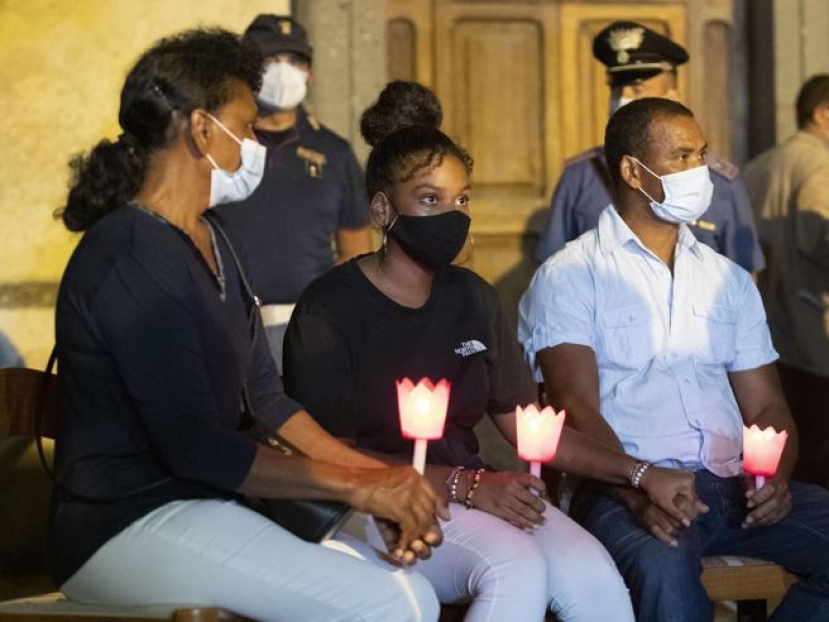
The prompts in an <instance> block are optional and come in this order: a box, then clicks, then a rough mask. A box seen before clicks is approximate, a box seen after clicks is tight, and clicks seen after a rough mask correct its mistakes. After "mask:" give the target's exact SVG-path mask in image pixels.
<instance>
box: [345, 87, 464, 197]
mask: <svg viewBox="0 0 829 622" xmlns="http://www.w3.org/2000/svg"><path fill="white" fill-rule="evenodd" d="M442 120H443V110H442V108H441V105H440V101H439V100H438V98H437V96H436V95H435V94H434V93H433V92H432V91H430V90H429V89H427V88H426V87H425V86H423V85H421V84H418V83H417V82H405V81H402V80H395V81H394V82H389V83H388V84H387V85H386V86H385V88H384V89H383V91H382V92H381V93H380V96H379V97H378V98H377V101H376V102H375V103H374V104H372V105H371V106H369V107H368V108H367V109H366V110H365V112H363V114H362V116H361V117H360V132H361V133H362V135H363V139H364V140H365V141H366V143H368V144H369V145H371V146H372V147H373V149H372V150H371V154H369V157H368V162H367V164H366V189H367V190H368V196H369V198H371V197H373V196H374V195H375V194H376V193H378V192H385V193H388V192H389V191H390V190H391V188H392V186H393V185H394V184H395V183H397V182H401V181H408V180H409V179H411V178H412V177H413V176H414V175H415V174H416V173H417V172H418V171H420V170H422V169H424V168H430V167H435V166H439V165H440V164H441V162H443V158H444V157H445V156H447V155H452V156H455V157H456V158H458V160H460V161H461V162H462V163H463V165H464V167H465V168H466V172H467V174H471V173H472V158H470V157H469V154H467V153H466V151H464V149H463V148H462V147H460V146H458V145H457V144H456V143H455V142H454V141H453V140H452V139H451V138H449V137H448V136H447V135H446V134H444V133H443V132H441V131H440V130H439V129H438V128H439V127H440V124H441V121H442Z"/></svg>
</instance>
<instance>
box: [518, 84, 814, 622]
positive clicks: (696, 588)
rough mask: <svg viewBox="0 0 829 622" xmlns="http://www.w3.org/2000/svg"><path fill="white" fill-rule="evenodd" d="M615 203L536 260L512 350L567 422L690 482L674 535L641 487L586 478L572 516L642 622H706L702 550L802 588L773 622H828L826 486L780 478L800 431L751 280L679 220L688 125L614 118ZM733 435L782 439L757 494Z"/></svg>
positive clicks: (691, 209) (689, 185)
mask: <svg viewBox="0 0 829 622" xmlns="http://www.w3.org/2000/svg"><path fill="white" fill-rule="evenodd" d="M605 149H606V154H607V159H608V164H609V167H610V171H611V176H612V179H613V184H614V188H615V191H616V193H617V195H618V196H617V198H618V201H617V209H614V208H613V207H612V206H610V207H609V208H608V209H606V210H605V211H604V212H603V213H602V215H601V217H600V219H599V224H598V226H597V228H596V229H593V230H591V231H589V232H588V233H586V234H584V235H582V236H581V237H580V238H578V239H577V240H576V241H575V242H573V243H572V244H569V245H568V246H567V247H565V248H564V250H562V251H561V252H559V253H558V254H556V255H555V256H553V257H551V258H550V259H548V260H547V261H546V262H545V263H544V264H543V265H542V266H541V267H540V268H539V269H538V271H537V272H536V275H535V276H534V278H533V281H532V283H531V284H530V288H529V290H528V291H527V293H526V294H525V295H524V297H523V298H522V301H521V308H520V327H519V339H520V341H521V343H522V345H523V347H524V350H525V353H526V355H527V359H528V361H529V363H530V365H531V366H532V368H533V371H534V373H535V374H536V378H537V379H538V380H539V381H542V380H543V381H544V383H545V389H546V393H547V397H548V399H549V401H550V402H551V403H552V404H553V405H554V406H555V407H557V408H561V407H564V408H566V410H567V421H568V424H569V425H572V426H573V427H575V428H577V429H579V430H580V431H582V432H584V433H587V434H589V435H591V436H593V437H594V438H595V439H597V440H600V441H602V442H604V443H606V444H608V445H609V446H612V447H619V448H623V449H624V450H625V451H626V452H627V453H629V454H631V455H633V456H635V457H637V458H638V459H640V460H644V461H647V462H650V463H653V464H658V465H660V466H674V467H677V468H685V469H691V470H693V471H695V474H696V487H697V494H698V495H699V499H696V500H689V502H693V503H696V505H697V508H698V510H699V511H700V513H699V515H698V516H697V518H696V520H695V521H694V522H693V523H691V524H690V525H687V526H686V525H682V524H679V523H677V522H676V521H675V520H673V519H672V518H670V517H669V516H667V515H666V514H665V513H664V512H662V511H660V510H659V509H658V508H656V507H655V506H654V505H653V504H652V503H651V502H650V501H649V500H648V499H647V498H646V497H645V496H644V495H642V494H641V492H640V491H639V490H636V489H634V488H623V487H608V486H600V485H598V484H595V483H592V482H588V483H586V484H583V485H582V486H580V487H579V488H578V489H577V490H576V491H575V492H574V495H573V498H572V500H571V505H570V507H571V513H572V515H573V516H574V518H576V520H578V521H579V522H580V523H582V525H584V526H585V527H586V528H587V529H588V530H590V531H591V532H592V533H593V534H594V535H596V536H597V537H598V538H599V540H601V541H602V543H603V544H604V545H605V546H606V547H607V549H608V550H609V551H610V554H611V555H612V556H613V557H614V559H615V560H616V563H617V565H618V566H619V569H620V571H621V572H622V575H623V576H624V577H625V580H626V582H627V584H628V587H629V588H630V590H631V596H632V598H633V603H634V608H635V609H636V611H637V617H638V619H639V620H654V621H660V622H661V621H664V620H688V621H689V622H691V621H697V620H705V619H711V616H712V611H711V604H710V603H709V601H708V598H707V596H706V593H705V591H704V589H703V587H702V584H701V582H700V575H701V573H702V567H701V564H700V559H701V557H702V556H703V555H725V554H731V555H745V556H751V557H759V558H763V559H768V560H770V561H774V562H777V563H779V564H781V565H783V566H784V567H786V568H787V569H789V570H790V571H791V572H793V573H795V574H797V575H798V576H799V577H800V581H799V582H798V583H797V584H795V586H793V587H792V589H791V590H790V591H789V594H788V595H787V596H786V598H785V599H784V601H783V603H782V604H781V606H780V608H779V609H778V613H777V614H776V615H775V617H774V619H778V616H779V619H781V620H827V619H829V492H827V491H826V490H824V489H821V488H819V487H816V486H810V485H806V484H802V483H799V482H790V481H789V477H790V475H791V472H792V470H793V468H794V465H795V462H796V460H797V445H798V442H797V431H796V429H795V426H794V423H793V421H792V418H791V415H790V413H789V410H788V407H787V406H786V403H785V400H784V399H783V397H782V395H781V392H780V385H779V381H778V378H777V372H776V370H775V367H774V365H773V364H772V363H773V362H774V361H775V359H776V358H777V353H776V352H775V350H774V348H773V347H772V345H771V339H770V337H769V331H768V327H767V325H766V321H765V313H764V311H763V306H762V302H761V300H760V296H759V294H758V292H757V288H756V287H755V286H754V283H753V281H752V279H751V276H750V275H749V273H748V272H746V271H745V270H744V269H742V268H740V267H739V266H737V265H736V264H734V263H733V262H732V261H731V260H729V259H727V258H725V257H723V256H722V255H719V254H718V253H716V252H715V251H713V250H712V249H710V248H709V247H708V246H706V245H704V244H701V243H700V242H698V241H697V240H696V238H695V237H694V236H693V234H692V233H691V232H690V230H689V229H688V226H687V224H686V223H688V222H691V221H693V220H695V219H697V218H698V217H699V215H700V214H701V213H704V211H705V210H706V209H707V207H708V205H709V203H710V201H711V194H712V192H713V189H712V184H711V179H710V176H709V174H708V170H707V166H706V164H705V149H706V144H705V140H704V138H703V135H702V132H701V130H700V128H699V126H698V125H697V123H696V121H695V120H694V118H693V115H692V113H691V112H690V111H689V110H688V109H687V108H685V107H684V106H682V105H681V104H678V103H676V102H672V101H670V100H666V99H654V98H648V99H642V100H639V101H637V102H633V103H630V104H628V105H627V106H625V107H624V108H622V109H621V110H619V112H617V113H616V114H615V115H614V116H613V118H612V119H611V121H610V123H609V124H608V127H607V130H606V134H605ZM743 424H746V425H751V424H757V425H759V426H760V427H761V428H765V427H766V426H769V425H770V426H773V427H774V428H776V429H777V430H782V429H785V430H787V431H788V434H789V438H788V442H787V445H786V448H785V450H784V452H783V456H782V459H781V462H780V466H779V469H778V471H777V473H776V475H775V476H774V477H770V478H768V480H767V481H766V483H765V485H764V486H762V487H760V488H759V489H757V490H755V482H754V480H753V479H752V478H743V477H742V476H741V474H742V461H741V450H742V428H743Z"/></svg>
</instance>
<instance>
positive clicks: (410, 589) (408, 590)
mask: <svg viewBox="0 0 829 622" xmlns="http://www.w3.org/2000/svg"><path fill="white" fill-rule="evenodd" d="M400 583H401V586H400V589H398V590H397V593H396V597H397V598H398V599H399V600H400V603H399V608H398V607H394V608H393V609H394V610H397V611H401V612H404V613H405V615H404V616H401V620H405V621H406V622H409V621H411V622H433V621H434V620H437V619H438V616H439V615H440V602H438V597H437V595H436V594H435V589H434V588H433V587H432V584H431V583H429V580H428V579H427V578H426V577H424V576H423V575H421V574H418V573H416V572H415V573H408V574H406V575H405V578H404V579H403V580H402V581H401V582H400Z"/></svg>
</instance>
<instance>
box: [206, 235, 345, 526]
mask: <svg viewBox="0 0 829 622" xmlns="http://www.w3.org/2000/svg"><path fill="white" fill-rule="evenodd" d="M210 225H211V226H212V227H213V228H214V229H215V230H216V231H217V232H218V233H219V235H220V236H221V237H222V239H223V240H224V242H225V245H226V246H227V248H228V249H229V250H230V254H231V256H232V257H233V263H234V264H235V266H236V271H237V272H238V273H239V280H240V281H241V282H242V292H243V294H244V296H245V298H247V300H248V304H249V307H248V324H249V326H250V331H251V339H252V341H253V343H254V344H255V343H256V340H257V338H258V337H259V332H260V331H259V326H260V324H261V322H260V321H259V318H258V317H257V314H258V313H259V307H260V301H259V298H258V297H257V296H255V295H254V294H253V290H252V289H251V286H250V283H249V282H248V279H247V275H246V274H245V271H244V269H243V268H242V262H241V261H240V260H239V256H238V255H237V254H236V250H235V249H234V248H233V244H232V243H231V242H230V239H229V238H228V236H227V234H226V233H225V232H224V230H223V229H222V228H221V227H220V226H219V225H218V224H217V223H216V222H215V221H211V223H210ZM242 406H243V409H244V412H243V421H242V427H243V428H244V429H245V431H246V432H247V433H248V434H250V435H251V436H252V437H253V438H254V439H256V441H257V442H259V443H262V444H265V445H267V446H269V447H272V448H273V449H275V450H276V451H280V452H282V453H283V454H285V455H287V456H290V455H295V456H304V454H303V453H302V452H301V451H300V450H298V449H297V448H296V447H293V446H292V445H291V444H290V443H288V442H287V441H286V440H285V439H283V438H281V437H280V436H279V435H278V434H277V433H276V432H275V431H271V430H268V429H266V427H265V425H264V424H263V423H262V422H261V421H259V420H258V419H257V418H256V413H255V412H254V410H253V405H252V404H251V401H250V397H249V394H248V387H247V384H245V386H244V387H242ZM247 501H248V505H249V507H250V508H251V509H253V510H256V511H257V512H259V513H260V514H263V515H264V516H267V517H268V518H270V519H271V520H273V521H274V522H276V523H278V524H279V525H281V526H282V527H284V528H285V529H287V530H288V531H290V532H291V533H292V534H294V535H295V536H297V537H299V538H302V539H303V540H306V541H307V542H321V541H323V540H326V539H328V538H330V537H331V536H333V535H334V534H335V533H336V532H337V531H338V530H339V528H340V527H342V525H343V523H345V521H346V520H348V518H349V516H350V515H351V511H352V510H351V507H350V506H348V505H347V504H345V503H341V502H338V501H310V500H302V499H271V498H251V497H247Z"/></svg>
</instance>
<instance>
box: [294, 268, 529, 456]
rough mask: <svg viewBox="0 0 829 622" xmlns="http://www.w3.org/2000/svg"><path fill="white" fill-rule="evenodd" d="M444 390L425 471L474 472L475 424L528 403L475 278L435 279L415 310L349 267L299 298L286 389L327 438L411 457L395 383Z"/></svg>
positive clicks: (517, 366) (499, 319)
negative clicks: (437, 385)
mask: <svg viewBox="0 0 829 622" xmlns="http://www.w3.org/2000/svg"><path fill="white" fill-rule="evenodd" d="M406 377H408V378H410V379H411V380H412V381H413V382H417V381H418V380H420V379H421V378H422V377H428V378H430V379H431V380H432V381H433V382H437V381H438V380H440V379H441V378H446V379H447V380H449V381H450V382H451V383H452V387H451V394H450V400H449V412H448V415H447V421H446V428H445V433H444V437H443V439H442V440H441V441H431V442H430V443H429V453H428V456H427V460H428V461H429V462H430V463H433V464H442V465H463V466H467V467H478V466H481V460H480V458H479V457H478V455H477V454H478V449H479V447H478V441H477V438H476V437H475V433H474V430H473V428H474V426H475V424H477V423H478V422H479V421H480V420H481V417H482V416H483V414H484V413H489V414H490V415H496V414H502V413H505V412H511V411H513V410H515V407H516V406H518V405H521V406H523V405H526V404H528V403H531V402H534V401H535V400H536V397H537V391H536V387H535V384H534V383H533V381H532V378H531V377H530V374H529V371H528V370H527V368H526V366H525V365H524V363H523V361H522V358H521V353H520V350H519V347H518V343H517V341H516V338H515V332H514V331H513V330H512V329H511V328H510V326H509V323H508V321H507V320H506V317H505V315H504V312H503V309H502V307H501V303H500V300H499V298H498V295H497V293H496V292H495V290H494V289H493V288H492V287H491V286H490V285H489V284H487V283H486V282H485V281H484V280H483V279H481V278H480V277H479V276H478V275H476V274H475V273H474V272H471V271H469V270H466V269H464V268H459V267H455V266H453V267H450V268H447V269H445V270H442V271H440V272H439V273H438V274H437V275H436V276H435V281H434V284H433V286H432V292H431V295H430V297H429V300H428V301H427V302H426V304H425V305H423V306H422V307H420V308H418V309H411V308H407V307H403V306H401V305H399V304H397V303H395V302H394V301H392V300H391V299H389V298H388V297H386V296H385V295H384V294H383V293H382V292H381V291H380V290H378V289H377V288H376V287H375V286H374V285H373V284H372V283H371V282H370V281H369V280H368V278H366V276H365V275H364V274H363V272H362V270H360V267H359V266H358V264H357V260H352V261H349V262H347V263H345V264H343V265H342V266H338V267H337V268H334V269H333V270H331V271H330V272H328V273H327V274H325V275H324V276H322V277H321V278H319V279H317V280H316V281H314V282H313V283H312V284H311V285H309V286H308V288H307V289H306V290H305V292H304V293H303V295H302V297H301V298H300V300H299V303H298V305H297V307H296V309H295V310H294V314H293V316H292V317H291V322H290V324H289V326H288V332H287V334H286V338H285V388H286V390H287V391H288V394H289V395H291V396H292V397H294V398H295V399H297V400H299V401H301V402H302V403H303V404H304V405H305V406H306V407H307V408H308V410H309V411H310V412H311V413H312V414H313V416H314V417H315V418H316V419H317V420H318V421H319V422H320V423H321V424H322V425H323V426H324V427H325V428H326V429H327V430H328V431H329V432H331V433H332V434H334V435H335V436H348V437H353V438H356V440H357V443H358V445H359V446H360V447H364V448H367V449H372V450H375V451H380V452H383V453H386V454H393V455H411V451H412V443H411V441H408V440H406V439H404V438H403V437H402V436H401V434H400V423H399V415H398V409H397V389H396V385H395V381H396V380H398V379H402V378H406Z"/></svg>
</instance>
